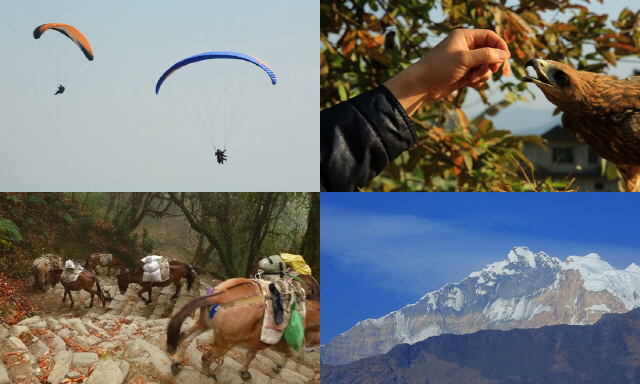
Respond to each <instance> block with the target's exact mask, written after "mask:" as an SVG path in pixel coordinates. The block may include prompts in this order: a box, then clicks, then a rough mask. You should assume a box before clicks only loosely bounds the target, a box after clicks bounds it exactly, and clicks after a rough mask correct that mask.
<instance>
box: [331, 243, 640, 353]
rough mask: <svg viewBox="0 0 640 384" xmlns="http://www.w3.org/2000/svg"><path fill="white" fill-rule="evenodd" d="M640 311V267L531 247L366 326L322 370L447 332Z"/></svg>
mask: <svg viewBox="0 0 640 384" xmlns="http://www.w3.org/2000/svg"><path fill="white" fill-rule="evenodd" d="M639 306H640V267H638V266H637V265H635V264H632V265H631V266H629V267H628V268H627V269H625V270H617V269H615V268H613V267H612V266H611V265H609V264H608V263H607V262H605V261H604V260H602V259H601V258H600V257H599V256H598V255H596V254H589V255H587V256H583V257H580V256H571V257H569V258H567V260H566V261H565V262H562V261H560V260H559V259H558V258H555V257H550V256H549V255H547V254H546V253H544V252H539V253H535V254H534V253H533V252H531V251H530V250H529V249H528V248H526V247H516V248H513V249H512V250H511V251H510V252H509V254H508V255H507V257H506V259H505V260H503V261H501V262H497V263H493V264H490V265H487V266H486V267H485V268H484V269H483V270H482V271H477V272H473V273H471V274H470V275H469V276H468V277H467V278H465V279H464V280H462V281H461V282H460V283H456V284H447V285H445V286H444V287H442V288H441V289H440V290H438V291H434V292H430V293H427V294H426V295H425V296H424V297H422V298H421V299H420V300H419V301H418V302H417V303H415V304H413V305H409V306H407V307H404V308H402V309H400V310H398V311H395V312H392V313H390V314H388V315H386V316H384V317H382V318H379V319H367V320H364V321H361V322H359V323H358V324H356V325H355V326H354V327H353V328H352V329H350V330H349V331H347V332H345V333H343V334H341V335H339V336H337V337H336V338H334V339H333V340H331V341H330V342H329V343H327V344H326V345H324V346H323V347H322V351H321V361H322V363H323V364H331V365H339V364H347V363H350V362H352V361H356V360H358V359H361V358H363V357H368V356H374V355H379V354H383V353H386V352H387V351H389V350H390V349H391V348H393V347H394V346H395V345H397V344H402V343H408V344H413V343H416V342H419V341H422V340H424V339H426V338H429V337H432V336H437V335H441V334H444V333H454V334H466V333H472V332H476V331H478V330H482V329H503V330H507V329H513V328H538V327H541V326H545V325H554V324H593V323H594V322H596V321H597V320H598V319H600V317H601V316H602V315H603V314H605V313H610V312H612V313H623V312H627V311H629V310H631V309H633V308H636V307H639Z"/></svg>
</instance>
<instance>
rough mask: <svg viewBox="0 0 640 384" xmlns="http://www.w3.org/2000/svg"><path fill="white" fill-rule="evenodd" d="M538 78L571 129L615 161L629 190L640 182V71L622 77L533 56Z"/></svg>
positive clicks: (568, 129) (579, 137) (599, 152)
mask: <svg viewBox="0 0 640 384" xmlns="http://www.w3.org/2000/svg"><path fill="white" fill-rule="evenodd" d="M527 66H533V67H534V69H535V70H536V72H537V74H538V76H539V78H538V79H535V78H530V77H527V78H524V80H525V81H529V82H534V83H535V84H536V85H537V86H538V88H540V90H541V91H542V92H543V93H544V95H545V97H546V98H547V100H549V101H550V102H551V103H553V104H554V105H556V106H557V107H558V108H560V110H562V112H564V115H563V116H562V123H563V125H564V127H565V130H566V131H567V133H569V134H571V135H573V136H575V137H577V138H578V139H580V140H582V141H584V142H585V143H586V144H587V145H588V146H589V147H591V148H592V149H593V150H594V151H595V152H596V153H597V154H598V155H600V156H601V157H603V158H605V159H607V160H608V161H610V162H612V163H613V164H615V165H616V167H617V168H618V170H619V171H620V174H621V175H622V176H623V178H624V179H625V181H626V182H627V189H628V190H636V188H638V187H639V185H638V184H640V76H634V77H630V78H627V79H623V80H617V79H615V78H613V77H610V76H603V75H599V74H596V73H592V72H586V71H578V70H576V69H574V68H572V67H570V66H568V65H566V64H562V63H558V62H556V61H552V60H546V61H544V60H538V59H534V60H530V61H529V63H527Z"/></svg>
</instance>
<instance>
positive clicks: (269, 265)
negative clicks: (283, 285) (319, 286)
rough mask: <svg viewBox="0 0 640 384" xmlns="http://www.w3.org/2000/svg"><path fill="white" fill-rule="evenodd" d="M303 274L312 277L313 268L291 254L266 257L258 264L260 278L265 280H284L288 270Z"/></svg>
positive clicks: (299, 257) (300, 257) (297, 256)
mask: <svg viewBox="0 0 640 384" xmlns="http://www.w3.org/2000/svg"><path fill="white" fill-rule="evenodd" d="M291 269H293V270H294V271H296V272H298V273H300V274H303V275H311V268H310V267H309V266H308V265H307V263H305V261H304V259H303V258H302V256H300V255H292V254H290V253H281V254H280V255H273V256H268V257H265V258H264V259H262V260H260V261H259V262H258V273H257V275H259V277H258V278H262V279H265V280H276V279H282V278H283V277H284V276H285V273H286V272H287V271H288V270H291Z"/></svg>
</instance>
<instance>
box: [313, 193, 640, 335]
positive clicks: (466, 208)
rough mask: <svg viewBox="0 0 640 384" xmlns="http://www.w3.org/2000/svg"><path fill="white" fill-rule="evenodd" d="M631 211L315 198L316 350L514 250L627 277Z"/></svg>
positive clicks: (585, 205) (519, 199) (492, 201)
mask: <svg viewBox="0 0 640 384" xmlns="http://www.w3.org/2000/svg"><path fill="white" fill-rule="evenodd" d="M639 209H640V200H638V199H637V198H635V197H634V195H632V194H598V195H595V194H575V193H552V194H544V193H540V194H535V193H530V194H518V193H512V194H509V193H502V194H497V193H496V194H450V193H442V194H393V195H386V194H366V195H364V194H355V195H349V194H323V196H322V219H321V233H322V238H321V262H322V278H323V286H324V288H323V290H324V291H325V295H324V296H325V301H326V300H329V302H328V303H327V304H325V306H324V307H325V309H324V310H323V313H322V323H323V332H322V339H323V343H326V342H328V341H329V340H331V339H332V338H333V337H335V336H336V335H337V334H339V333H341V332H345V331H346V330H348V329H349V328H351V327H352V326H353V325H354V324H355V323H357V322H358V321H360V320H364V319H367V318H379V317H381V316H384V315H386V314H388V313H390V312H392V311H395V310H398V309H400V308H402V307H404V306H406V305H408V304H412V303H415V302H416V301H418V300H419V299H420V298H421V297H422V296H424V294H426V293H427V292H431V291H434V290H438V289H439V288H440V287H442V286H443V285H445V284H447V283H453V282H459V281H461V280H463V279H464V278H465V277H467V276H468V275H469V274H470V273H472V272H473V271H480V270H482V269H483V268H484V267H485V266H487V265H488V264H491V263H494V262H498V261H501V260H504V258H505V255H506V254H507V253H508V252H509V251H510V250H511V249H512V248H513V247H514V246H526V247H529V248H530V249H531V251H533V252H540V251H543V252H545V253H547V254H548V255H549V256H551V257H557V258H558V259H560V260H562V261H564V260H566V259H567V257H569V256H573V255H578V256H584V255H587V254H590V253H597V254H598V255H600V256H601V257H602V258H603V259H605V260H606V261H607V262H608V263H610V264H611V265H612V266H613V267H615V268H617V269H625V268H627V267H628V266H629V265H630V264H631V263H633V262H636V263H637V261H638V258H637V255H638V254H639V253H640V240H639V239H638V237H637V234H636V232H637V225H636V224H635V219H634V217H635V216H636V212H638V210H639ZM327 290H329V293H328V294H327V293H326V291H327Z"/></svg>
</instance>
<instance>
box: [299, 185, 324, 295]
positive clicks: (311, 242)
mask: <svg viewBox="0 0 640 384" xmlns="http://www.w3.org/2000/svg"><path fill="white" fill-rule="evenodd" d="M310 199H311V201H310V202H309V216H308V217H307V231H306V232H305V234H304V237H303V238H302V245H301V246H300V255H302V257H303V258H304V261H306V262H307V264H308V265H309V267H311V272H312V274H313V277H315V278H316V280H318V282H320V193H318V192H312V193H311V194H310Z"/></svg>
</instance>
